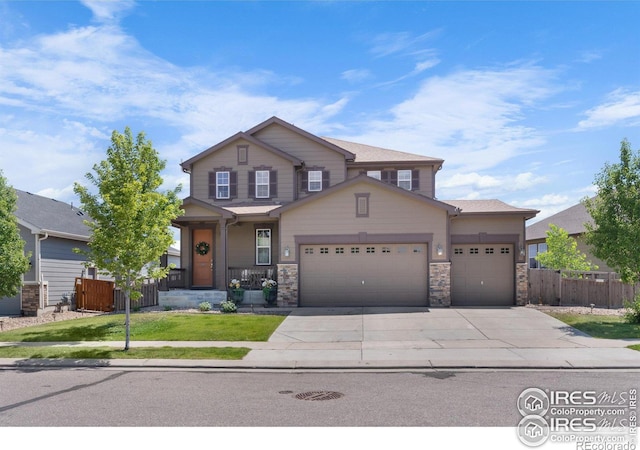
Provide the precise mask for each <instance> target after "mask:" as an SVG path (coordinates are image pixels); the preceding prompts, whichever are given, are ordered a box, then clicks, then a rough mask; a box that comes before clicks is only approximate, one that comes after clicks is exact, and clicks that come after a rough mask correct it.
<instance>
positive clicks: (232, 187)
mask: <svg viewBox="0 0 640 450" xmlns="http://www.w3.org/2000/svg"><path fill="white" fill-rule="evenodd" d="M237 196H238V172H229V198H236V197H237Z"/></svg>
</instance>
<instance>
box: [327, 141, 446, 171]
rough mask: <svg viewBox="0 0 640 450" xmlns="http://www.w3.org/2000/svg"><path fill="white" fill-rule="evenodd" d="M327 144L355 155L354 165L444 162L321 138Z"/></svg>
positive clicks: (396, 151)
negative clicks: (329, 143)
mask: <svg viewBox="0 0 640 450" xmlns="http://www.w3.org/2000/svg"><path fill="white" fill-rule="evenodd" d="M322 139H324V140H325V141H327V142H331V143H332V144H335V145H337V146H339V147H342V148H344V149H345V150H348V151H350V152H351V153H354V154H355V155H356V158H355V161H354V163H379V162H400V163H428V164H434V165H437V166H441V165H442V163H444V160H442V159H439V158H432V157H430V156H422V155H416V154H413V153H406V152H400V151H398V150H390V149H388V148H382V147H374V146H372V145H366V144H359V143H357V142H349V141H343V140H341V139H334V138H329V137H323V138H322Z"/></svg>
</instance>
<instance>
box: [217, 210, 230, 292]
mask: <svg viewBox="0 0 640 450" xmlns="http://www.w3.org/2000/svg"><path fill="white" fill-rule="evenodd" d="M218 227H219V228H220V261H222V267H221V270H220V271H217V272H218V273H216V286H217V289H218V290H226V289H227V281H228V280H227V274H228V273H229V264H228V261H227V219H222V218H221V219H219V220H218Z"/></svg>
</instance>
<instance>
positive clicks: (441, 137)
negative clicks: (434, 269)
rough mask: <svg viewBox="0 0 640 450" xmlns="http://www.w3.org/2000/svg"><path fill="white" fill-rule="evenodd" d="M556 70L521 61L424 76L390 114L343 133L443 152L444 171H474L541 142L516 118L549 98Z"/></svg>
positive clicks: (375, 142)
mask: <svg viewBox="0 0 640 450" xmlns="http://www.w3.org/2000/svg"><path fill="white" fill-rule="evenodd" d="M554 76H555V73H554V72H553V71H551V70H547V69H544V68H541V67H538V66H533V65H527V64H521V65H514V66H509V67H504V68H495V69H486V70H461V71H458V72H454V73H452V74H449V75H446V76H432V77H429V78H427V79H425V80H424V81H423V82H422V84H421V85H420V86H419V88H418V89H417V91H416V92H415V93H414V95H413V96H412V97H411V98H409V99H407V100H405V101H403V102H401V103H399V104H397V105H396V106H395V107H393V108H391V110H390V113H389V116H388V117H384V118H376V119H372V120H369V121H368V122H367V123H366V124H363V127H362V128H363V129H365V130H366V132H365V133H363V134H361V135H357V136H353V135H352V136H343V137H344V138H345V139H348V140H355V141H359V142H364V143H370V144H371V145H378V146H381V147H387V148H393V149H397V150H404V151H410V152H413V153H419V154H423V155H428V156H446V158H445V159H446V161H445V166H444V170H449V169H450V168H453V169H455V170H456V171H457V172H462V173H464V172H468V173H471V172H477V171H480V170H484V169H488V168H492V167H495V166H497V165H499V164H500V163H502V162H504V161H507V160H509V159H511V158H513V157H514V156H517V155H520V154H522V153H523V152H527V151H530V149H532V148H535V147H539V146H541V145H542V144H544V143H545V139H544V137H543V136H541V135H540V134H539V133H538V132H537V131H536V130H535V129H533V128H531V127H527V126H525V125H523V124H521V123H520V120H521V119H522V118H523V117H524V116H525V113H526V111H527V110H528V109H530V108H535V107H536V106H537V105H538V104H539V103H541V102H542V101H543V100H545V99H546V98H548V97H550V96H551V95H552V94H553V93H554V92H555V91H556V88H555V86H554V85H553V78H554Z"/></svg>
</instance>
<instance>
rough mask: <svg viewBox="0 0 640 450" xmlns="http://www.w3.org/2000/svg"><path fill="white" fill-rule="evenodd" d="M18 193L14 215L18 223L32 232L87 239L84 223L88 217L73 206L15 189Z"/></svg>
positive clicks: (88, 234) (89, 233)
mask: <svg viewBox="0 0 640 450" xmlns="http://www.w3.org/2000/svg"><path fill="white" fill-rule="evenodd" d="M15 191H16V194H17V195H18V201H17V208H16V213H15V215H16V217H17V218H18V223H20V224H21V225H22V226H24V227H27V228H29V229H30V230H31V231H32V232H33V233H39V234H44V233H48V234H49V235H50V236H56V237H62V238H66V239H75V240H80V241H88V240H89V237H90V235H91V230H90V228H89V227H88V226H87V225H86V224H85V223H84V221H85V220H86V219H89V217H88V216H86V215H85V214H84V213H83V212H82V211H81V210H79V209H78V208H75V207H74V206H72V205H70V204H68V203H64V202H60V201H58V200H54V199H51V198H47V197H42V196H40V195H36V194H32V193H30V192H25V191H21V190H18V189H15Z"/></svg>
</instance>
